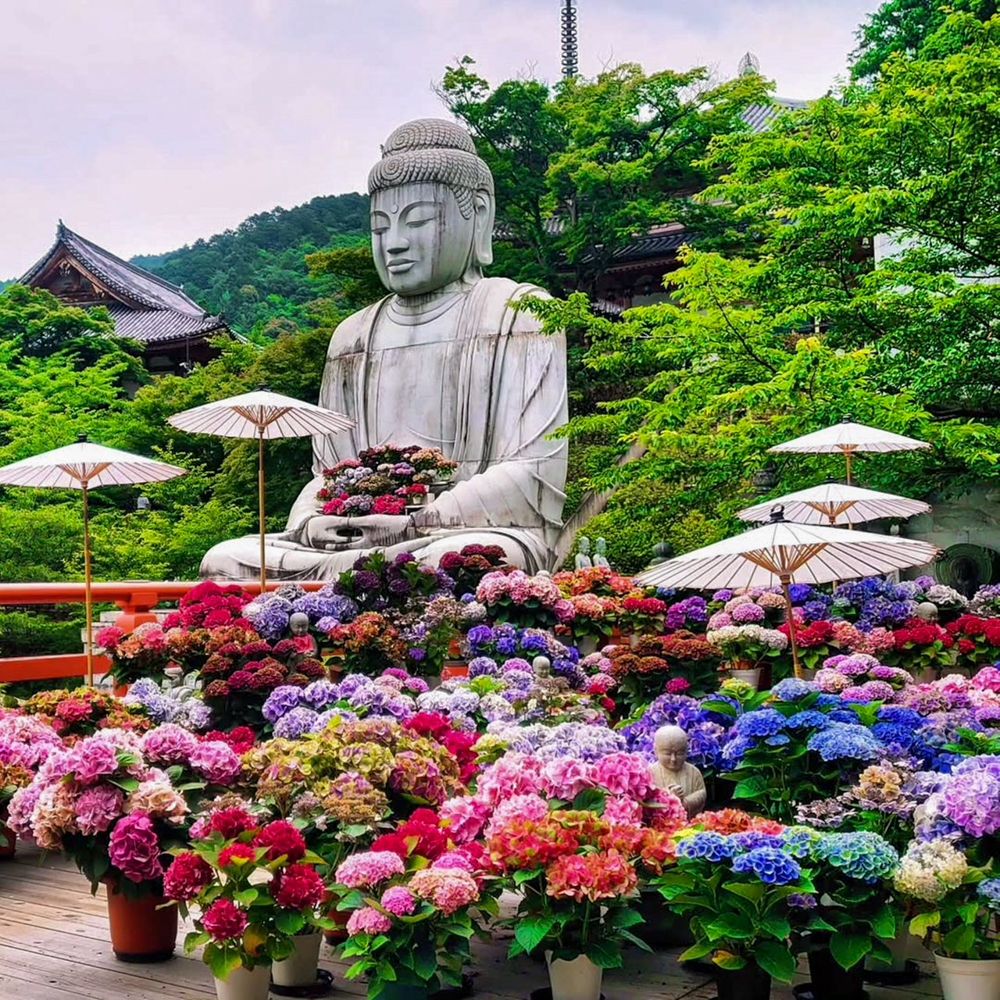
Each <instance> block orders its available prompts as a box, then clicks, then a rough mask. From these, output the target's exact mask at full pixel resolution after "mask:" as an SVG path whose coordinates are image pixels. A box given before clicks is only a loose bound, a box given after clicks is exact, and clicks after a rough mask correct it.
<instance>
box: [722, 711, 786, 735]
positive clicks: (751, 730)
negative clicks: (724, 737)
mask: <svg viewBox="0 0 1000 1000" xmlns="http://www.w3.org/2000/svg"><path fill="white" fill-rule="evenodd" d="M733 728H734V729H735V730H736V732H737V733H738V734H739V735H740V736H750V737H756V738H757V739H763V738H764V737H765V736H774V735H775V734H776V733H780V732H781V730H782V729H784V728H785V717H784V716H783V715H782V714H781V712H779V711H777V709H774V708H760V709H757V710H756V711H754V712H747V713H746V715H741V716H740V717H739V718H738V719H737V720H736V725H735V726H734V727H733Z"/></svg>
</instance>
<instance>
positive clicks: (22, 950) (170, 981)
mask: <svg viewBox="0 0 1000 1000" xmlns="http://www.w3.org/2000/svg"><path fill="white" fill-rule="evenodd" d="M504 953H505V946H504V944H503V943H502V942H496V943H492V944H490V945H480V946H478V948H477V958H478V961H477V963H476V966H475V968H474V969H473V970H472V971H473V972H474V973H475V985H476V997H478V998H480V1000H527V997H528V995H529V993H530V992H531V991H532V990H533V989H536V988H537V987H540V986H545V985H547V977H546V975H545V969H544V967H543V966H541V965H539V964H537V963H535V962H532V961H530V960H528V959H524V958H521V959H517V960H514V961H510V962H508V961H506V960H505V958H504ZM676 955H677V952H676V951H674V952H669V951H668V952H659V953H656V954H654V955H645V954H641V953H637V952H634V953H630V954H629V955H628V956H627V960H626V968H625V969H621V970H616V971H614V972H610V973H608V974H607V975H606V977H605V987H604V991H605V993H606V995H607V998H608V1000H712V998H714V997H715V995H716V994H715V988H714V986H713V985H712V983H711V982H710V980H709V979H708V977H706V976H702V975H697V974H693V973H691V972H689V971H687V970H685V969H683V968H681V967H680V966H679V965H678V964H677V962H676ZM322 964H323V966H324V967H325V968H327V969H329V970H330V971H331V972H332V973H333V975H334V976H335V986H336V993H335V994H334V996H338V997H343V998H347V997H350V996H354V997H358V996H360V997H363V996H364V995H365V989H364V985H363V984H362V983H358V982H356V981H355V982H348V981H346V980H345V979H344V978H343V976H342V973H343V969H344V966H343V964H342V963H340V962H337V961H335V960H333V952H332V951H331V949H330V948H329V947H328V946H327V945H324V946H323V954H322ZM925 971H926V970H925ZM869 994H870V997H871V1000H905V998H909V997H912V998H919V1000H927V998H933V997H939V996H940V992H939V990H938V988H937V980H936V979H934V978H933V977H932V976H925V977H924V978H922V979H921V981H920V982H919V983H917V984H915V985H914V986H908V987H901V988H898V989H887V988H877V987H871V988H870V989H869ZM214 996H215V990H214V987H213V984H212V977H211V975H210V974H209V971H208V968H207V967H206V966H205V965H203V964H202V962H201V961H200V960H199V959H197V958H196V957H190V958H189V957H184V956H181V955H180V954H178V957H176V958H175V959H173V960H172V961H170V962H165V963H162V964H159V965H128V964H125V963H122V962H118V961H116V960H115V958H114V956H113V955H112V953H111V946H110V943H109V937H108V922H107V913H106V910H105V902H104V898H103V895H102V894H99V895H98V896H97V897H96V898H95V897H92V896H91V895H90V890H89V887H88V885H87V883H86V881H85V880H84V878H83V876H82V875H81V874H80V873H79V872H77V871H76V869H75V868H72V867H70V866H68V865H67V863H66V862H65V861H63V860H61V859H55V858H49V859H46V861H45V862H44V864H40V856H39V854H38V853H37V852H33V851H30V850H25V849H24V848H23V847H19V850H18V855H17V857H16V858H15V859H14V860H13V861H9V862H5V863H3V864H0V1000H82V998H85V1000H208V998H211V997H214ZM772 997H773V1000H791V997H792V993H791V990H790V989H787V988H785V987H776V988H775V989H774V990H773V992H772Z"/></svg>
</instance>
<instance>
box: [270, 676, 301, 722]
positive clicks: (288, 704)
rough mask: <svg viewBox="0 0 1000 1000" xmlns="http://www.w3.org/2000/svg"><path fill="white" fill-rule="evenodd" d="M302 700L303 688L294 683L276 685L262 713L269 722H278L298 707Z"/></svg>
mask: <svg viewBox="0 0 1000 1000" xmlns="http://www.w3.org/2000/svg"><path fill="white" fill-rule="evenodd" d="M301 700H302V690H301V688H297V687H295V686H294V685H292V684H283V685H282V686H281V687H276V688H275V689H274V690H273V691H272V692H271V693H270V694H269V695H268V696H267V701H265V702H264V707H263V709H262V710H261V714H262V715H263V716H264V718H265V719H267V721H268V722H277V721H278V719H280V718H281V717H282V716H283V715H284V714H285V713H286V712H290V711H291V710H292V709H293V708H297V707H298V705H299V702H300V701H301Z"/></svg>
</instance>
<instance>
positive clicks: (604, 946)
mask: <svg viewBox="0 0 1000 1000" xmlns="http://www.w3.org/2000/svg"><path fill="white" fill-rule="evenodd" d="M586 955H587V958H589V959H590V960H591V962H593V963H594V965H599V966H600V967H601V968H602V969H620V968H621V966H622V950H621V947H620V946H619V944H618V942H617V941H613V940H611V939H609V938H601V939H599V940H597V941H594V942H593V943H592V944H590V945H588V946H587V950H586Z"/></svg>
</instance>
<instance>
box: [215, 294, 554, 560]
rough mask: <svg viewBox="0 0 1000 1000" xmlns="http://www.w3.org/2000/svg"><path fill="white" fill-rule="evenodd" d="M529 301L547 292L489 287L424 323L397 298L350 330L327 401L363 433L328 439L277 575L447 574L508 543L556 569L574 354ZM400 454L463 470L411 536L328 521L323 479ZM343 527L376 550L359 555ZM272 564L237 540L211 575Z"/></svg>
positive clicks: (379, 523) (275, 542) (331, 361)
mask: <svg viewBox="0 0 1000 1000" xmlns="http://www.w3.org/2000/svg"><path fill="white" fill-rule="evenodd" d="M526 294H540V295H541V294H544V293H543V292H542V291H541V290H540V289H538V288H535V287H534V286H531V285H517V284H515V283H514V282H512V281H510V280H508V279H506V278H488V279H482V280H480V281H477V282H475V283H472V284H466V285H464V286H462V287H461V288H460V289H459V290H458V291H456V292H453V293H450V294H449V295H442V296H440V297H439V298H438V299H432V300H431V302H430V303H429V305H428V308H427V310H426V311H424V312H423V313H420V312H416V311H414V310H412V309H407V308H406V306H407V300H399V299H397V298H396V297H395V296H391V295H390V296H388V297H386V298H384V299H382V300H381V301H380V302H378V303H376V304H375V305H372V306H369V307H368V308H367V309H364V310H362V311H361V312H359V313H356V314H355V315H353V316H351V317H349V318H348V319H347V320H345V321H344V322H343V323H341V325H340V326H339V327H338V328H337V330H336V331H335V333H334V336H333V339H332V340H331V342H330V347H329V350H328V352H327V360H326V368H325V371H324V375H323V383H322V389H321V392H320V399H319V402H320V405H321V406H325V407H328V408H330V409H332V410H337V411H339V412H341V413H346V414H348V415H349V416H350V417H352V418H353V419H354V420H355V421H356V426H355V428H354V429H352V430H350V431H345V432H343V433H340V434H336V435H331V436H324V437H317V438H314V447H313V452H314V461H313V473H314V475H315V478H314V479H313V480H312V481H311V482H309V483H308V484H307V485H306V487H305V488H304V489H303V490H302V492H301V494H300V495H299V498H298V500H297V501H296V502H295V505H294V506H293V508H292V511H291V514H290V516H289V519H288V525H287V528H286V530H285V531H284V532H283V533H281V534H277V535H269V536H268V537H267V542H268V544H267V550H266V554H267V571H268V575H269V576H271V577H273V578H278V579H333V578H336V576H337V575H338V574H339V573H340V572H342V571H343V570H344V569H347V568H349V567H350V566H351V565H352V564H353V562H354V561H355V559H357V558H358V556H359V555H360V554H362V553H363V552H365V551H370V550H372V549H375V548H381V549H383V550H384V551H386V553H387V554H388V555H394V554H395V553H397V552H404V551H406V552H413V553H414V554H415V555H417V556H418V558H421V559H425V560H427V561H433V562H436V561H437V559H438V558H440V555H441V554H443V553H444V552H446V551H448V550H450V549H455V548H459V547H461V546H462V545H465V544H469V543H470V542H478V543H480V544H491V543H492V544H499V545H501V546H503V547H504V549H505V550H506V551H507V553H508V557H509V558H510V559H511V561H512V562H514V563H516V564H517V565H520V566H523V567H524V568H526V569H528V570H530V571H534V570H537V569H542V568H546V567H547V566H548V564H549V561H550V555H551V553H552V551H553V549H554V546H555V542H556V539H557V537H558V533H559V528H560V526H561V522H560V517H561V512H562V506H563V501H564V499H565V496H564V494H563V487H564V486H565V481H566V442H565V441H564V440H550V439H549V435H551V434H552V432H553V431H554V430H555V429H556V428H558V427H559V426H560V425H562V424H564V423H565V422H566V420H567V415H568V414H567V394H566V345H565V338H564V337H563V335H562V334H554V335H546V334H542V333H541V332H540V331H539V329H538V321H537V320H536V319H535V318H534V317H533V316H532V315H531V314H530V313H528V312H525V311H515V310H514V309H513V308H512V307H511V302H513V301H516V300H517V299H519V298H521V297H522V296H524V295H526ZM390 443H391V444H397V445H401V446H402V445H409V444H419V445H421V446H424V447H434V448H440V449H441V451H442V452H443V453H444V455H445V457H446V458H449V459H451V460H453V461H455V462H457V463H458V468H457V469H456V472H455V475H454V477H453V480H452V482H453V485H452V486H451V488H450V489H448V490H447V491H446V492H444V493H443V494H441V495H440V496H438V497H437V498H436V499H435V500H434V501H433V502H432V503H430V504H429V505H428V506H427V507H426V508H424V509H423V510H421V511H420V512H419V513H418V514H417V516H416V517H415V518H413V519H412V520H411V522H410V523H409V526H408V527H407V529H406V530H405V531H404V532H402V533H401V532H400V529H399V525H400V523H401V522H402V519H401V518H398V517H397V518H387V517H378V516H369V517H364V518H351V519H349V521H348V520H347V519H339V518H338V519H332V518H329V517H322V516H321V506H322V505H321V503H320V501H318V500H317V499H316V493H317V491H318V490H319V489H320V488H321V487H322V485H323V476H322V473H323V470H324V469H327V468H330V467H331V466H333V465H335V464H336V463H337V462H338V461H340V460H342V459H347V458H354V457H356V456H357V455H358V454H359V453H360V452H361V451H362V450H364V449H365V448H370V447H374V446H376V445H383V444H390ZM331 523H332V524H333V525H334V527H333V528H332V529H331V528H330V525H331ZM402 523H404V524H405V523H406V522H402ZM337 524H341V525H349V526H350V527H351V528H353V529H355V530H361V531H362V532H363V538H361V539H359V541H358V543H355V545H354V546H353V547H350V548H345V547H344V543H343V541H342V540H338V535H337V534H336V525H337ZM259 561H260V558H259V554H258V543H257V541H256V540H255V539H252V538H251V539H235V540H233V541H230V542H223V543H222V544H221V545H217V546H216V547H215V548H213V549H212V550H211V551H210V552H209V553H208V554H207V555H206V557H205V560H204V562H203V563H202V570H201V571H202V575H203V576H208V577H215V578H218V577H224V578H232V579H241V578H252V577H255V576H256V575H257V574H258V572H259Z"/></svg>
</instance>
